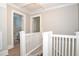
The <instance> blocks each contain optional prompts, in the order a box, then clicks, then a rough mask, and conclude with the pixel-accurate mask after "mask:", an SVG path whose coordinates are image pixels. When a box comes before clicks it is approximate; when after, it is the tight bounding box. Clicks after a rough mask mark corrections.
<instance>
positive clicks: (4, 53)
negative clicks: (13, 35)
mask: <svg viewBox="0 0 79 59" xmlns="http://www.w3.org/2000/svg"><path fill="white" fill-rule="evenodd" d="M6 55H8V50H4V51H0V56H6Z"/></svg>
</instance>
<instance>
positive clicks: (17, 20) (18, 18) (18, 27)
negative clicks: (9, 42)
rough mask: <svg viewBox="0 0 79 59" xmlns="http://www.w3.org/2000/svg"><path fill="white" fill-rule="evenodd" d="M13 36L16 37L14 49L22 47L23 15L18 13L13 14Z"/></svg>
mask: <svg viewBox="0 0 79 59" xmlns="http://www.w3.org/2000/svg"><path fill="white" fill-rule="evenodd" d="M13 15H14V16H13V23H14V25H13V27H14V28H13V35H14V47H16V46H17V45H20V34H19V32H20V31H22V15H19V14H17V13H14V14H13Z"/></svg>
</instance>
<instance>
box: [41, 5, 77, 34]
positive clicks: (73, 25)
mask: <svg viewBox="0 0 79 59" xmlns="http://www.w3.org/2000/svg"><path fill="white" fill-rule="evenodd" d="M41 14H42V29H43V31H53V33H56V34H74V32H76V31H78V5H72V6H65V7H62V8H58V9H53V10H50V11H47V12H44V13H41Z"/></svg>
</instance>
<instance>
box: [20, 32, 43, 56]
mask: <svg viewBox="0 0 79 59" xmlns="http://www.w3.org/2000/svg"><path fill="white" fill-rule="evenodd" d="M41 47H42V34H41V33H29V34H26V33H25V32H24V31H21V32H20V55H21V56H26V55H27V56H28V55H31V53H34V52H36V49H38V48H41ZM41 50H42V48H41ZM36 53H39V51H37V52H36Z"/></svg>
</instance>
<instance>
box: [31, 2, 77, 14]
mask: <svg viewBox="0 0 79 59" xmlns="http://www.w3.org/2000/svg"><path fill="white" fill-rule="evenodd" d="M76 4H77V3H69V4H63V5H58V6H53V7H49V8H45V9H37V10H35V11H32V12H31V15H33V14H37V13H42V12H46V11H50V10H54V9H57V8H62V7H67V6H71V5H76Z"/></svg>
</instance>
